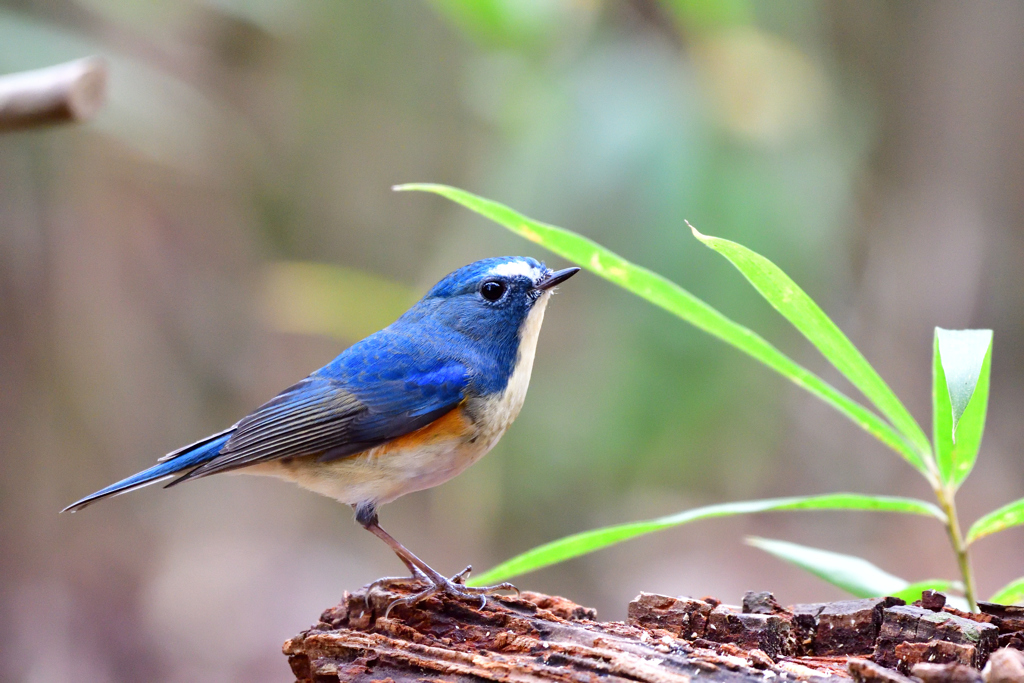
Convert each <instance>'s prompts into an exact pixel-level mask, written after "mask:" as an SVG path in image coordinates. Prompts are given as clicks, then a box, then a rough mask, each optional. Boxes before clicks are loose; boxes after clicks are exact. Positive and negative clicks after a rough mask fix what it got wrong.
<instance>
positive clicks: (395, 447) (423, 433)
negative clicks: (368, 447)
mask: <svg viewBox="0 0 1024 683" xmlns="http://www.w3.org/2000/svg"><path fill="white" fill-rule="evenodd" d="M464 404H465V401H463V402H462V403H460V404H459V405H457V406H455V407H454V408H453V409H452V410H450V411H449V412H447V413H445V414H444V415H442V416H441V417H439V418H438V419H436V420H434V421H433V422H431V423H430V424H428V425H426V426H425V427H420V428H419V429H417V430H416V431H415V432H409V433H408V434H406V435H404V436H400V437H398V438H397V439H394V440H393V441H388V442H387V443H386V444H383V445H381V446H378V447H377V448H376V451H377V454H378V456H380V455H387V454H389V453H391V452H393V451H400V450H405V449H410V450H411V449H415V448H421V447H423V446H427V445H430V444H437V443H446V442H451V441H458V440H461V439H465V438H466V437H469V436H471V435H472V433H473V423H472V422H471V421H470V419H469V418H468V417H467V416H466V413H465V411H463V409H462V406H463V405H464Z"/></svg>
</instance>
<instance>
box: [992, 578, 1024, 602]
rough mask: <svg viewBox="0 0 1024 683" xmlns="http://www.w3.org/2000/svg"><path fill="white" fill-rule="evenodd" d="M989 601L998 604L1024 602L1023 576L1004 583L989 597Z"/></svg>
mask: <svg viewBox="0 0 1024 683" xmlns="http://www.w3.org/2000/svg"><path fill="white" fill-rule="evenodd" d="M990 601H991V602H998V603H999V604H1000V605H1016V604H1021V603H1024V576H1022V577H1021V578H1019V579H1015V580H1013V581H1011V582H1010V583H1008V584H1006V585H1005V586H1003V587H1002V588H1000V589H999V590H998V591H996V594H995V595H993V596H992V597H991V598H990Z"/></svg>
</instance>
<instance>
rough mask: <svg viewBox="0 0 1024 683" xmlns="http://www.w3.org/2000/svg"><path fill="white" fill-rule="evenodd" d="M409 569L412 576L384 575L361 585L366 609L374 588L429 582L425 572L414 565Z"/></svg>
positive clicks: (407, 585) (380, 588) (403, 586)
mask: <svg viewBox="0 0 1024 683" xmlns="http://www.w3.org/2000/svg"><path fill="white" fill-rule="evenodd" d="M411 569H412V576H385V577H383V578H380V579H377V580H376V581H371V582H370V583H368V584H366V585H365V586H363V602H364V603H365V604H366V609H370V595H371V594H372V593H373V592H374V591H376V590H384V589H387V588H391V587H393V586H400V587H402V588H408V587H410V586H412V585H414V584H418V583H427V584H429V583H430V579H428V578H427V575H426V574H424V573H423V572H421V571H420V570H419V569H417V568H416V567H412V568H411ZM456 576H458V575H456ZM453 578H454V577H453Z"/></svg>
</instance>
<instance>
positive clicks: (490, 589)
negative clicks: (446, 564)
mask: <svg viewBox="0 0 1024 683" xmlns="http://www.w3.org/2000/svg"><path fill="white" fill-rule="evenodd" d="M356 521H357V522H359V523H360V524H361V525H362V526H363V528H364V529H366V530H367V531H369V532H370V533H371V534H373V535H374V536H376V537H377V538H379V539H380V540H382V541H384V542H385V543H387V544H388V547H389V548H391V550H393V551H394V553H395V554H396V555H398V557H399V559H401V560H402V562H404V563H405V565H406V566H407V567H409V568H411V569H412V570H413V575H414V577H416V575H417V574H418V575H419V577H422V578H423V579H424V580H426V582H427V583H429V584H430V585H429V586H427V588H426V589H425V590H422V591H420V592H419V593H416V594H415V595H411V596H409V597H407V598H399V599H398V600H395V601H393V602H392V603H391V604H390V605H388V607H387V609H386V610H384V618H387V616H388V614H390V613H391V610H392V609H393V608H394V607H395V605H413V604H415V603H417V602H419V601H420V600H422V599H424V598H427V597H430V596H431V595H434V594H435V593H445V594H447V595H449V596H451V597H454V598H480V608H481V609H483V607H484V605H486V604H487V596H488V595H490V594H492V593H496V592H498V591H515V592H516V593H517V594H518V593H519V589H518V588H516V587H515V586H513V585H512V584H511V583H508V582H505V583H500V584H498V585H496V586H483V587H479V588H477V587H471V586H466V585H465V583H464V582H465V580H466V578H467V577H468V576H469V572H470V571H472V569H473V567H472V566H469V567H466V568H465V569H463V570H462V571H461V572H459V573H458V574H456V575H455V576H453V577H452V578H450V579H449V578H447V577H445V576H444V575H442V574H441V573H440V572H438V571H436V570H435V569H433V568H432V567H431V566H430V565H428V564H427V563H426V562H424V561H423V560H421V559H420V558H418V557H416V555H414V554H413V553H412V551H410V550H409V549H408V548H406V547H405V546H404V545H402V544H401V543H399V542H398V541H397V540H395V538H394V537H393V536H392V535H391V534H389V533H388V532H386V531H384V529H382V528H381V526H380V522H379V521H378V519H377V510H376V508H375V507H374V506H372V505H366V506H358V507H357V508H356ZM419 577H417V578H419ZM374 583H375V584H376V583H377V582H374Z"/></svg>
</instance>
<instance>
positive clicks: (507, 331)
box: [67, 257, 579, 595]
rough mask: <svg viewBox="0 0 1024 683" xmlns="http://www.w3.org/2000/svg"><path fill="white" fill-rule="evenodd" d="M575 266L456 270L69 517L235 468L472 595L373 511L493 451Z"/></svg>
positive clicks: (441, 583) (498, 262) (492, 263)
mask: <svg viewBox="0 0 1024 683" xmlns="http://www.w3.org/2000/svg"><path fill="white" fill-rule="evenodd" d="M578 270H579V269H578V268H570V269H566V270H563V271H559V272H557V273H555V272H552V271H551V270H549V269H548V268H546V267H545V266H544V265H543V264H542V263H540V262H538V261H536V260H534V259H531V258H525V257H504V258H495V259H485V260H483V261H477V262H476V263H472V264H470V265H468V266H465V267H464V268H460V269H459V270H457V271H455V272H453V273H451V274H449V275H448V276H447V277H445V278H444V279H442V280H441V281H440V282H438V283H437V284H436V285H435V286H434V287H433V288H431V290H430V291H429V292H427V294H426V295H425V296H424V297H423V298H422V299H421V300H420V301H419V302H417V303H416V304H415V305H414V306H413V307H412V308H410V309H409V310H408V311H407V312H406V313H405V314H403V315H402V316H401V317H400V318H399V319H398V320H396V321H395V322H394V323H392V324H391V325H389V326H388V327H386V328H384V329H383V330H381V331H380V332H377V333H375V334H372V335H370V336H369V337H367V338H366V339H363V340H362V341H360V342H358V343H356V344H354V345H352V346H351V347H349V348H348V349H346V350H345V351H344V352H342V353H341V355H339V356H338V357H337V358H335V359H334V360H332V361H331V362H330V363H328V364H327V365H325V366H324V367H322V368H320V369H319V370H317V371H316V372H314V373H312V374H311V375H309V376H308V377H306V378H305V379H303V380H302V381H300V382H298V383H297V384H295V385H293V386H291V387H289V388H288V389H285V390H284V391H283V392H281V393H280V394H278V395H277V396H276V397H274V398H273V399H272V400H270V401H268V402H267V403H265V404H264V405H262V406H260V407H259V408H257V409H256V410H255V411H253V412H252V413H251V414H250V415H248V416H247V417H245V418H244V419H242V420H241V421H239V422H238V423H237V424H235V425H233V426H232V427H231V428H229V429H227V430H225V431H224V432H221V433H218V434H214V435H212V436H210V437H207V438H206V439H204V440H202V441H199V442H196V443H195V444H192V445H190V446H187V447H185V448H182V449H179V450H178V451H175V452H173V453H170V454H168V455H167V456H164V458H162V459H161V460H160V462H158V464H156V465H155V466H153V467H150V468H149V469H147V470H144V471H142V472H139V473H138V474H135V475H133V476H131V477H128V478H127V479H124V480H122V481H120V482H117V483H116V484H113V485H111V486H108V487H107V488H105V489H102V490H100V491H97V492H96V493H93V494H91V495H89V496H87V497H85V498H83V499H82V500H80V501H78V502H76V503H74V504H73V505H71V506H69V507H68V508H67V509H68V510H79V509H81V508H83V507H85V506H87V505H89V504H91V503H93V502H95V501H97V500H100V499H102V498H106V497H108V496H112V495H116V494H119V493H124V492H126V491H130V490H133V489H136V488H141V487H143V486H146V485H148V484H151V483H155V482H157V481H162V480H165V479H168V478H171V477H177V478H176V479H175V480H174V481H172V482H171V483H170V484H168V486H171V485H173V484H177V483H179V482H182V481H186V480H188V479H192V478H196V477H202V476H207V475H210V474H215V473H217V472H224V471H229V470H239V469H241V470H244V471H247V472H252V473H257V474H269V475H272V476H277V477H281V478H284V479H288V480H291V481H294V482H296V483H298V484H300V485H302V486H304V487H306V488H309V489H311V490H314V491H317V492H319V493H323V494H325V495H329V496H331V497H333V498H336V499H337V500H339V501H341V502H344V503H348V504H351V505H353V506H354V507H356V509H357V515H356V518H357V520H358V521H359V522H360V523H361V524H363V525H364V526H365V527H366V528H367V529H369V530H370V531H372V532H373V533H374V534H376V535H377V536H379V537H380V538H382V539H383V540H385V542H387V543H388V544H389V545H390V546H391V547H392V549H393V550H394V551H395V552H396V553H397V554H398V555H399V557H400V558H401V559H402V561H403V562H405V563H406V565H407V566H409V567H410V569H411V570H412V571H413V572H414V573H418V574H417V575H418V576H420V577H426V578H427V579H428V580H429V582H430V583H431V586H432V588H430V589H428V591H432V590H445V591H447V592H449V593H453V594H458V595H463V594H467V591H472V590H473V589H469V588H466V587H464V586H459V585H456V584H453V583H451V582H450V581H448V580H447V579H445V578H444V577H443V576H440V575H439V574H437V572H435V571H434V570H433V569H430V567H429V566H427V565H426V564H425V563H423V562H422V561H421V560H419V559H418V558H416V557H415V556H414V555H412V554H411V553H410V552H409V551H408V550H407V549H405V548H404V547H403V546H401V544H399V543H398V542H397V541H395V540H394V539H393V538H391V537H390V536H389V535H387V534H386V532H384V530H383V529H381V528H380V526H379V525H378V523H377V515H376V508H377V506H378V505H379V504H381V503H386V502H388V501H390V500H394V499H395V498H397V497H398V496H401V495H403V494H405V493H408V492H410V491H416V490H420V489H423V488H427V487H429V486H435V485H437V484H439V483H441V482H443V481H446V480H447V479H450V478H451V477H453V476H455V475H457V474H458V473H459V472H461V471H462V470H463V469H465V468H466V467H468V466H469V465H470V464H472V463H473V462H475V461H476V460H477V459H478V458H480V457H481V456H483V455H484V454H485V453H486V452H487V451H489V450H490V449H491V448H492V447H493V446H494V444H495V443H497V441H498V439H499V438H500V437H501V435H502V434H503V433H504V431H505V430H506V429H507V428H508V426H509V425H510V424H511V423H512V421H513V420H514V419H515V417H516V415H517V414H518V412H519V409H520V407H521V406H522V402H523V400H524V399H525V396H526V388H527V386H528V384H529V379H530V371H531V367H532V364H533V355H534V349H535V347H536V343H537V335H538V333H539V331H540V324H541V320H542V318H543V315H544V308H545V306H546V304H547V300H548V298H549V296H550V294H551V289H552V287H554V285H556V284H558V283H560V282H562V281H564V280H565V279H567V278H568V277H570V276H571V275H573V274H574V273H576V272H577V271H578Z"/></svg>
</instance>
